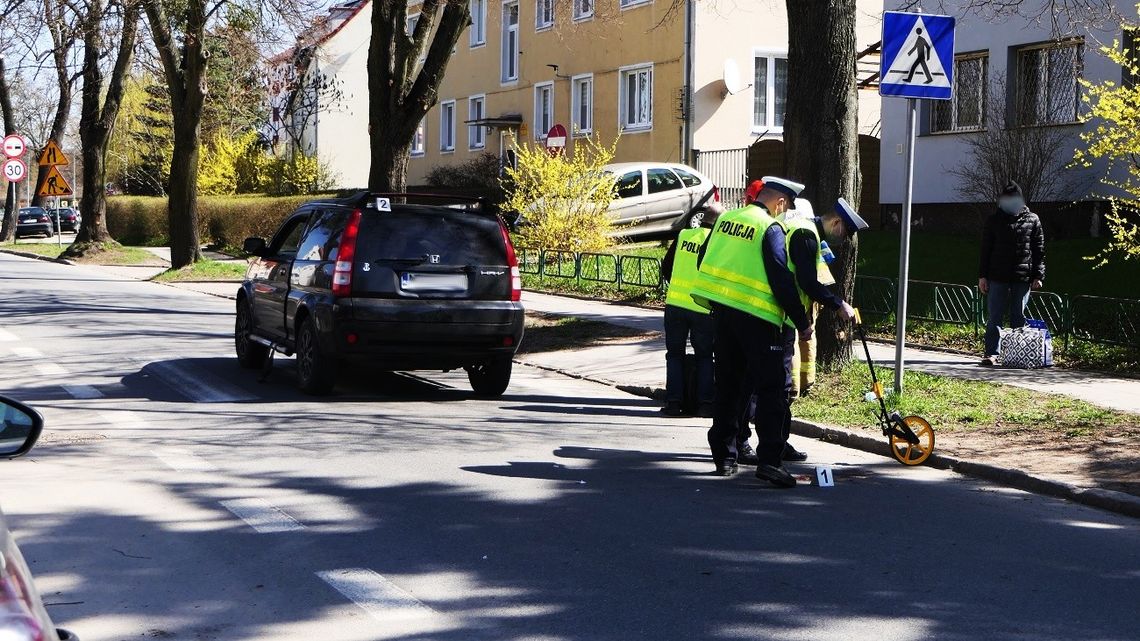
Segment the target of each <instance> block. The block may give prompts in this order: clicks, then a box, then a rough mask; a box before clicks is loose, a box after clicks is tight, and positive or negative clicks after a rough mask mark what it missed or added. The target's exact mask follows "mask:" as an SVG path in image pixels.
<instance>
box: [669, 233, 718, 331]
mask: <svg viewBox="0 0 1140 641" xmlns="http://www.w3.org/2000/svg"><path fill="white" fill-rule="evenodd" d="M710 231H711V230H709V229H706V228H704V227H697V228H695V229H685V230H683V231H682V232H681V233H680V234H678V235H677V251H676V252H675V253H674V254H673V272H672V273H671V274H669V292H668V294H666V296H665V304H666V305H675V306H677V307H680V308H683V309H688V310H691V311H694V312H700V313H702V314H707V313H709V310H707V309H705V308H704V307H701V306H700V305H698V304H697V303H696V301H694V300H693V286H694V285H696V284H697V256H698V255H700V253H701V245H704V244H705V239H707V238H708V237H709V233H710Z"/></svg>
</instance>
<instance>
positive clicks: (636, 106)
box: [619, 65, 653, 131]
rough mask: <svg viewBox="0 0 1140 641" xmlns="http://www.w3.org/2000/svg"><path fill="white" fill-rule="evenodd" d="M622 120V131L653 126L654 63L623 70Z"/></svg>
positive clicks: (645, 128)
mask: <svg viewBox="0 0 1140 641" xmlns="http://www.w3.org/2000/svg"><path fill="white" fill-rule="evenodd" d="M620 93H621V95H620V103H621V104H620V105H619V107H620V113H621V115H620V119H621V120H620V121H621V129H622V131H636V130H647V129H652V128H653V65H647V66H638V67H631V68H629V69H623V70H622V71H621V88H620Z"/></svg>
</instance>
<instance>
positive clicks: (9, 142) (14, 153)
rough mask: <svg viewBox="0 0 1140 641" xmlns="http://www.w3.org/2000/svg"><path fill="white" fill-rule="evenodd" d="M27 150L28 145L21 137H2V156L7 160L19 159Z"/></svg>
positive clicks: (14, 135)
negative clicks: (7, 158)
mask: <svg viewBox="0 0 1140 641" xmlns="http://www.w3.org/2000/svg"><path fill="white" fill-rule="evenodd" d="M27 150H28V144H27V143H26V142H25V141H24V137H23V136H19V135H17V134H12V135H10V136H5V137H4V155H5V156H7V157H9V158H19V157H20V156H23V155H24V152H25V151H27Z"/></svg>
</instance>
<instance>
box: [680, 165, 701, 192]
mask: <svg viewBox="0 0 1140 641" xmlns="http://www.w3.org/2000/svg"><path fill="white" fill-rule="evenodd" d="M673 171H674V172H675V173H676V174H677V175H678V176H680V178H681V182H683V183H685V186H686V187H700V186H701V179H700V178H697V177H696V176H694V175H693V174H691V173H689V172H687V171H685V170H684V169H678V168H676V167H674V168H673Z"/></svg>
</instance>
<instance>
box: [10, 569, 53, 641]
mask: <svg viewBox="0 0 1140 641" xmlns="http://www.w3.org/2000/svg"><path fill="white" fill-rule="evenodd" d="M31 607H32V606H31V596H30V595H29V593H28V579H27V578H26V577H23V576H21V575H20V574H19V568H18V566H17V565H16V564H15V563H11V562H9V561H8V559H7V558H5V557H4V556H0V639H4V640H5V641H7V640H8V639H12V640H13V641H43V640H44V631H43V628H41V627H40V624H39V622H38V621H36V618H35V617H34V616H32V610H31Z"/></svg>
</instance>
